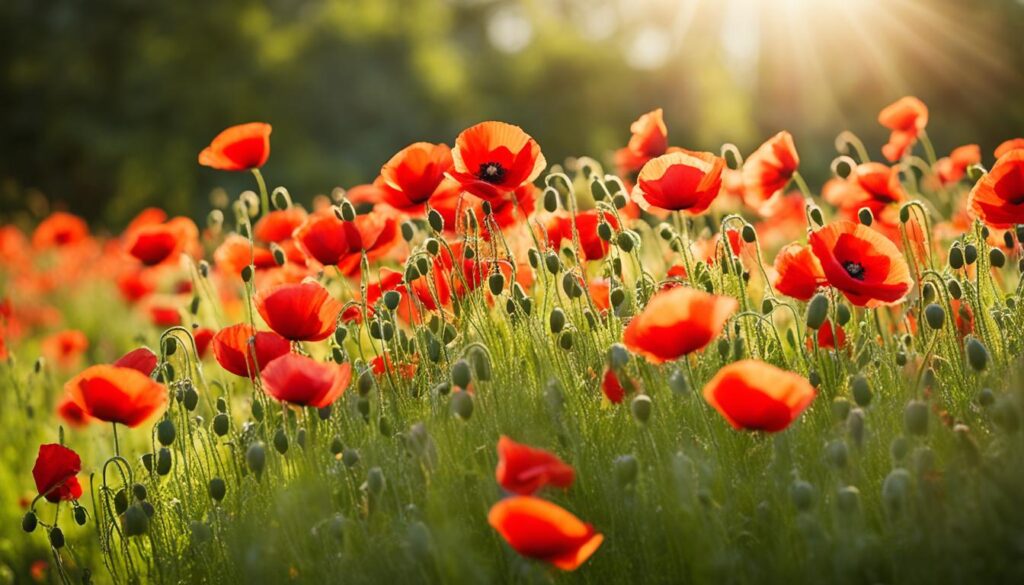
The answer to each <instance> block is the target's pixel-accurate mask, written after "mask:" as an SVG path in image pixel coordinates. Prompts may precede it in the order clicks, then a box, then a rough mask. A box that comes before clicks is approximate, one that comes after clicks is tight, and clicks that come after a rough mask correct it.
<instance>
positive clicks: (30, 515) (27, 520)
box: [21, 511, 39, 532]
mask: <svg viewBox="0 0 1024 585" xmlns="http://www.w3.org/2000/svg"><path fill="white" fill-rule="evenodd" d="M38 525H39V518H38V517H37V516H36V515H35V513H34V512H32V511H28V512H25V515H24V516H22V518H21V529H22V530H24V531H25V532H33V531H34V530H35V529H36V526H38Z"/></svg>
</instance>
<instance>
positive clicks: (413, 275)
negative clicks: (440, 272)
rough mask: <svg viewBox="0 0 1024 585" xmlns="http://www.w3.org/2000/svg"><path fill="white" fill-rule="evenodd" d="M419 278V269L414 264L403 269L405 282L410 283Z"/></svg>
mask: <svg viewBox="0 0 1024 585" xmlns="http://www.w3.org/2000/svg"><path fill="white" fill-rule="evenodd" d="M419 277H420V269H419V268H417V267H416V265H415V264H410V265H408V266H406V268H405V282H412V281H414V280H416V279H417V278H419Z"/></svg>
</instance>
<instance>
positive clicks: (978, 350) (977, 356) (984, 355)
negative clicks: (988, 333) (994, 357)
mask: <svg viewBox="0 0 1024 585" xmlns="http://www.w3.org/2000/svg"><path fill="white" fill-rule="evenodd" d="M967 363H969V364H970V365H971V367H972V368H974V371H976V372H980V371H982V370H984V369H985V367H986V366H987V365H988V350H987V349H985V344H983V343H982V342H981V341H980V340H979V339H978V338H977V337H971V338H970V339H968V340H967Z"/></svg>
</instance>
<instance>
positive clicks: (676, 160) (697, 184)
mask: <svg viewBox="0 0 1024 585" xmlns="http://www.w3.org/2000/svg"><path fill="white" fill-rule="evenodd" d="M724 168H725V159H723V158H721V157H718V156H715V155H713V154H711V153H710V152H690V151H687V150H680V151H677V152H670V153H668V154H664V155H662V156H659V157H657V158H654V159H651V160H650V161H649V162H648V163H647V164H645V165H644V167H643V168H642V169H640V175H639V176H637V180H636V185H635V186H634V187H633V193H632V197H633V201H635V202H636V203H637V205H639V206H640V207H641V208H643V209H644V210H648V209H650V208H652V207H653V208H656V209H666V210H671V211H686V212H688V213H691V214H693V215H699V214H701V213H703V212H704V211H706V210H707V208H708V207H710V206H711V202H712V201H714V200H715V197H717V196H718V192H719V191H721V189H722V170H723V169H724Z"/></svg>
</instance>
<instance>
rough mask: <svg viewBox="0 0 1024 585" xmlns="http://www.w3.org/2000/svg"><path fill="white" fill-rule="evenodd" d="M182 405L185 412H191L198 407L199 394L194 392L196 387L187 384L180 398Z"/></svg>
mask: <svg viewBox="0 0 1024 585" xmlns="http://www.w3.org/2000/svg"><path fill="white" fill-rule="evenodd" d="M181 402H182V404H184V405H185V410H188V411H189V412H192V411H193V410H195V409H196V407H197V406H199V392H197V391H196V387H195V386H193V385H191V384H189V385H188V387H186V388H185V392H184V394H183V396H182V401H181Z"/></svg>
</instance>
